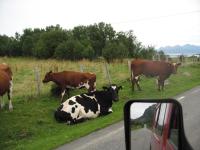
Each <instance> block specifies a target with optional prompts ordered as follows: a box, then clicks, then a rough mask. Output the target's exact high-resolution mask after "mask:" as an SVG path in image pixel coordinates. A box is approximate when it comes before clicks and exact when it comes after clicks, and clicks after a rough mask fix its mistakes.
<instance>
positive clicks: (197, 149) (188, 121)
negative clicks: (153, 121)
mask: <svg viewBox="0 0 200 150" xmlns="http://www.w3.org/2000/svg"><path fill="white" fill-rule="evenodd" d="M176 99H177V100H178V101H179V102H180V103H181V104H182V108H183V121H184V128H185V134H186V137H187V139H188V141H189V143H190V144H191V146H192V148H193V149H194V150H200V127H199V125H200V86H198V87H196V88H193V89H191V90H189V91H187V92H185V93H183V94H181V95H178V96H176Z"/></svg>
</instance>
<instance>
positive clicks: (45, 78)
mask: <svg viewBox="0 0 200 150" xmlns="http://www.w3.org/2000/svg"><path fill="white" fill-rule="evenodd" d="M51 74H52V71H49V72H47V73H46V75H45V77H44V79H43V81H42V82H43V83H47V82H49V81H51Z"/></svg>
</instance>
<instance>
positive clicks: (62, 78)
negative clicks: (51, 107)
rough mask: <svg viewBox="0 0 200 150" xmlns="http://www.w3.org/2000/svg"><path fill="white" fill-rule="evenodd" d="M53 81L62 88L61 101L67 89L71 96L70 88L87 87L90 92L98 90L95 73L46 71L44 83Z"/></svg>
mask: <svg viewBox="0 0 200 150" xmlns="http://www.w3.org/2000/svg"><path fill="white" fill-rule="evenodd" d="M49 81H53V82H54V83H56V84H57V85H58V86H59V87H60V88H61V91H62V93H61V102H62V101H63V96H64V94H65V91H66V90H67V95H68V97H69V89H73V88H77V89H80V88H83V87H85V88H86V89H87V90H88V92H92V91H95V90H96V75H95V74H93V73H87V72H86V73H83V72H75V71H63V72H56V73H53V72H52V71H50V72H48V73H46V75H45V78H44V80H43V83H47V82H49Z"/></svg>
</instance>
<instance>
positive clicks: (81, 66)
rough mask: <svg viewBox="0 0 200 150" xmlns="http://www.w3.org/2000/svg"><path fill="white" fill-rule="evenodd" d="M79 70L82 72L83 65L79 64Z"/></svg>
mask: <svg viewBox="0 0 200 150" xmlns="http://www.w3.org/2000/svg"><path fill="white" fill-rule="evenodd" d="M80 71H81V72H83V65H82V64H80Z"/></svg>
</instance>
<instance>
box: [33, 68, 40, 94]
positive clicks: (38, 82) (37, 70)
mask: <svg viewBox="0 0 200 150" xmlns="http://www.w3.org/2000/svg"><path fill="white" fill-rule="evenodd" d="M34 72H35V81H36V89H37V95H40V93H41V92H40V91H41V84H40V72H39V69H38V67H35V70H34Z"/></svg>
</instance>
